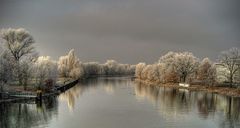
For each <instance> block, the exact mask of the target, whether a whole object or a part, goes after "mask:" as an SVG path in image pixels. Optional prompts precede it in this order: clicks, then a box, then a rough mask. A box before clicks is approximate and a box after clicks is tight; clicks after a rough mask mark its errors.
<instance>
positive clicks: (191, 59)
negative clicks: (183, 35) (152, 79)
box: [174, 52, 199, 82]
mask: <svg viewBox="0 0 240 128" xmlns="http://www.w3.org/2000/svg"><path fill="white" fill-rule="evenodd" d="M198 64H199V60H198V58H196V57H195V56H194V55H193V54H192V53H190V52H181V53H176V54H175V57H174V70H175V71H176V72H177V74H178V75H179V78H180V81H181V82H186V80H187V77H188V76H189V75H190V74H192V73H194V72H195V71H196V70H197V67H198Z"/></svg>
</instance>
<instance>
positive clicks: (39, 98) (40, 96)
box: [36, 90, 42, 103]
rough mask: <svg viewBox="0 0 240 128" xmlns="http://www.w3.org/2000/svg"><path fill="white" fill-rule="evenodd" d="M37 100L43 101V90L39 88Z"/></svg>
mask: <svg viewBox="0 0 240 128" xmlns="http://www.w3.org/2000/svg"><path fill="white" fill-rule="evenodd" d="M36 101H37V102H38V101H40V103H41V102H42V90H37V97H36Z"/></svg>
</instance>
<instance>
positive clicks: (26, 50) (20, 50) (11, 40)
mask: <svg viewBox="0 0 240 128" xmlns="http://www.w3.org/2000/svg"><path fill="white" fill-rule="evenodd" d="M1 38H2V39H3V43H4V46H5V50H6V51H7V52H8V53H10V54H11V56H12V57H13V58H14V60H15V62H14V63H15V69H16V74H17V77H18V80H19V84H20V85H22V84H23V75H24V74H22V72H21V68H22V66H21V64H20V61H21V59H22V58H25V57H26V56H29V55H30V56H31V54H35V53H36V52H35V48H34V46H33V44H34V43H35V41H34V39H33V37H32V35H30V33H29V32H28V31H26V30H25V29H23V28H19V29H12V28H9V29H2V30H1Z"/></svg>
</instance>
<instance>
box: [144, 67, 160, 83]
mask: <svg viewBox="0 0 240 128" xmlns="http://www.w3.org/2000/svg"><path fill="white" fill-rule="evenodd" d="M158 68H159V67H158V65H157V64H153V65H151V66H150V67H149V70H148V74H147V79H148V80H149V81H154V82H159V81H160V72H159V70H158Z"/></svg>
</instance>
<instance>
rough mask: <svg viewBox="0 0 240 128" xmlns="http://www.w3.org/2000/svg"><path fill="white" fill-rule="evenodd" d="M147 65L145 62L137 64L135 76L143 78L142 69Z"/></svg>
mask: <svg viewBox="0 0 240 128" xmlns="http://www.w3.org/2000/svg"><path fill="white" fill-rule="evenodd" d="M145 66H146V64H145V63H138V64H137V65H136V71H135V76H136V77H137V78H139V79H142V78H141V75H142V71H143V69H144V67H145Z"/></svg>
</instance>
